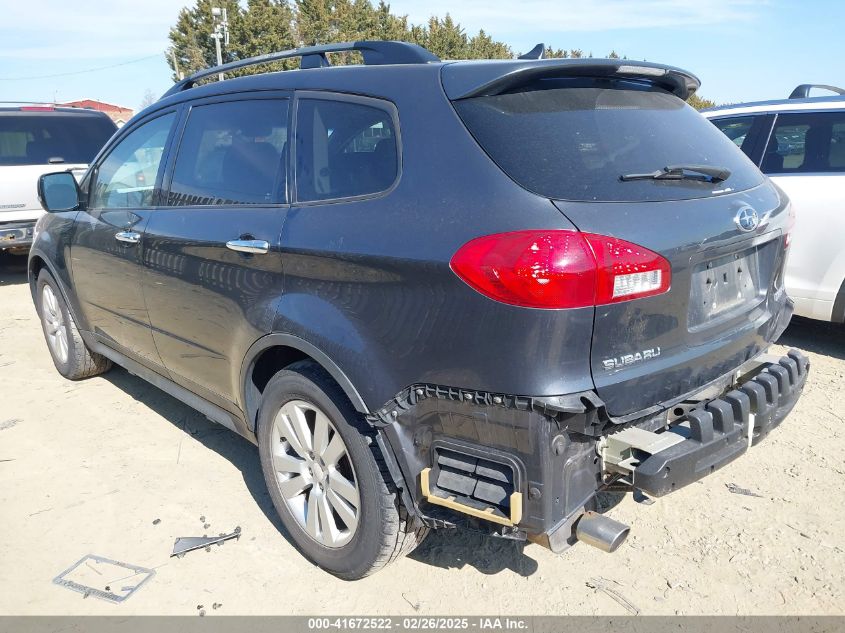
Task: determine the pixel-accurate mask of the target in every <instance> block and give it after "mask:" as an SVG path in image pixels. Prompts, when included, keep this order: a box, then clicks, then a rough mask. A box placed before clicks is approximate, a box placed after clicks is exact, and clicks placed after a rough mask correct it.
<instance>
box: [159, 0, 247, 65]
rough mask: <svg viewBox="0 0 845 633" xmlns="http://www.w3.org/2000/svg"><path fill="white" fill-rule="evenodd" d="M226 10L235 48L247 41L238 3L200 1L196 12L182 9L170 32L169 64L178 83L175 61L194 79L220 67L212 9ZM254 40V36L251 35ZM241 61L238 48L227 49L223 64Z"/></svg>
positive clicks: (232, 46)
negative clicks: (238, 43)
mask: <svg viewBox="0 0 845 633" xmlns="http://www.w3.org/2000/svg"><path fill="white" fill-rule="evenodd" d="M213 6H214V7H220V8H225V9H226V10H227V13H228V18H229V36H230V40H231V42H232V44H234V43H236V42H242V41H243V40H244V39H246V38H245V37H244V32H243V24H242V17H243V15H242V14H243V12H242V10H241V7H240V5H239V4H238V0H197V3H196V5H194V7H193V8H192V9H188V8H185V9H182V10H181V11H180V12H179V17H178V18H177V20H176V25H175V26H173V28H171V29H170V44H171V45H170V48H169V49H168V50H167V52H166V55H167V63H168V65H169V66H170V68H171V69H173V71H174V72H173V78H174V81H175V80H176V79H178V77H177V74H176V68H175V67H174V57H175V60H176V65H177V66H178V69H179V71H180V72H181V73H182V74H183V75H190V74H191V73H193V72H196V71H197V70H201V69H203V68H207V67H209V66H214V65H216V64H217V53H216V51H215V45H214V40H213V39H212V37H211V33H212V32H213V30H214V21H213V18H212V16H211V8H212V7H213ZM250 37H251V35H250ZM236 59H238V56H237V46H236V45H230V46H228V47H226V46H224V47H223V63H224V64H225V63H227V62H231V61H235V60H236Z"/></svg>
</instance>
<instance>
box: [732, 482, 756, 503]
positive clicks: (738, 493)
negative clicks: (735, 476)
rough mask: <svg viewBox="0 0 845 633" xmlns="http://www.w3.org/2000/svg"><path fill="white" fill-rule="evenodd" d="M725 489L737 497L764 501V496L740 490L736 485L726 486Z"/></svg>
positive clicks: (744, 489) (747, 490) (743, 489)
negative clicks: (757, 498) (743, 496)
mask: <svg viewBox="0 0 845 633" xmlns="http://www.w3.org/2000/svg"><path fill="white" fill-rule="evenodd" d="M725 488H727V489H728V492H732V493H734V494H735V495H745V496H746V497H759V498H760V499H764V498H765V497H763V495H758V494H757V493H756V492H752V491H750V490H749V489H748V488H740V487H739V486H737V485H736V484H733V483H731V484H725Z"/></svg>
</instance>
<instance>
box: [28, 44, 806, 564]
mask: <svg viewBox="0 0 845 633" xmlns="http://www.w3.org/2000/svg"><path fill="white" fill-rule="evenodd" d="M345 51H358V52H359V53H360V54H361V55H362V56H363V60H364V64H362V65H357V66H338V67H330V65H329V62H328V55H330V54H332V53H336V52H345ZM293 56H299V57H301V59H302V61H301V70H297V71H287V72H269V73H263V74H257V75H252V76H247V77H238V78H233V79H228V80H226V81H222V82H214V83H203V80H205V79H207V78H209V77H213V76H214V75H216V74H217V73H218V72H220V71H223V72H229V71H232V70H236V69H238V68H241V67H245V66H249V65H252V64H257V63H265V62H268V61H274V60H280V59H284V58H287V57H293ZM698 84H699V82H698V80H697V79H696V78H695V77H694V76H693V75H691V74H689V73H687V72H684V71H682V70H679V69H676V68H672V67H667V66H661V65H658V64H651V63H645V62H632V61H628V60H624V61H623V60H597V59H575V60H573V59H562V60H561V59H553V60H545V59H518V60H507V61H501V60H497V61H493V60H491V61H473V62H462V61H459V62H441V61H440V60H438V59H437V58H436V57H434V56H433V55H432V54H431V53H429V52H428V51H426V50H425V49H422V48H420V47H417V46H414V45H410V44H405V43H400V42H355V43H347V44H334V45H326V46H320V47H311V48H306V49H298V50H295V51H287V52H284V53H278V54H272V55H269V56H264V57H261V58H256V59H250V60H243V61H239V62H235V63H233V64H229V65H228V66H224V67H222V68H211V69H208V70H207V71H202V72H200V73H198V74H196V75H194V76H192V77H189V78H188V79H186V80H184V81H182V82H180V83H178V84H177V85H175V86H174V87H173V88H172V89H171V90H170V91H169V92H168V93H167V94H166V95H164V97H163V98H162V99H161V100H160V101H159V102H158V103H156V104H154V105H153V106H151V107H149V108H148V109H146V110H145V111H143V112H142V113H140V114H139V115H138V116H136V117H135V118H134V119H133V120H132V121H131V122H130V123H128V124H127V125H126V126H125V127H124V128H123V129H122V130H120V132H119V133H118V134H117V135H116V136H115V137H114V138H113V139H112V140H111V141H110V142H109V143H108V144H107V146H106V147H105V148H104V149H103V150H102V151H101V153H100V154H99V156H98V157H97V158H96V159H95V160H94V161H93V163H92V165H91V167H90V169H89V170H88V172H87V174H86V175H85V177H84V178H83V179H82V181H81V183H80V185H79V186H77V184H76V181H75V180H74V179H73V178H72V176H70V174H67V173H57V174H51V175H47V176H44V177H42V179H41V181H40V183H39V195H40V198H41V200H42V203H43V205H44V207H45V208H46V209H47V210H49V211H50V213H49V214H47V215H46V216H45V217H44V219H43V220H42V221H41V222H39V225H38V227H37V236H36V238H35V243H34V245H33V248H32V253H31V255H30V260H29V272H30V279H31V285H32V292H33V297H34V299H35V304H36V307H37V309H38V312H39V315H40V317H41V320H42V323H43V327H44V332H45V336H46V338H47V342H48V344H49V349H50V353H51V354H52V356H53V360H54V361H55V364H56V367H57V368H58V370H59V372H61V373H62V375H64V376H66V377H67V378H70V379H79V378H84V377H87V376H92V375H95V374H98V373H101V372H103V371H106V370H107V369H108V368H109V366H110V365H111V363H112V362H115V363H118V364H120V365H122V366H124V367H125V368H126V369H128V370H129V371H131V372H132V373H134V374H137V375H138V376H141V377H143V378H145V379H146V380H148V381H150V382H151V383H153V384H155V385H157V386H158V387H160V388H161V389H163V390H165V391H166V392H168V393H170V394H172V395H173V396H175V397H177V398H179V399H181V400H183V401H184V402H186V403H188V404H190V405H191V406H193V407H195V408H196V409H197V410H199V411H200V412H202V413H204V414H205V415H207V416H208V417H209V418H211V419H212V420H215V421H217V422H219V423H220V424H223V425H224V426H227V427H229V428H230V429H232V430H234V431H235V432H236V433H238V434H240V435H242V436H244V437H246V438H249V439H250V440H251V441H253V442H255V443H257V445H258V448H259V454H260V458H261V467H262V469H263V471H264V474H265V477H266V480H267V484H268V487H269V490H270V494H271V496H272V499H273V502H274V504H275V506H276V509H277V510H278V512H279V515H280V517H281V519H282V522H283V523H284V525H285V526H286V528H287V529H288V531H289V533H290V536H291V538H292V539H293V540H294V541H295V543H296V545H297V546H298V547H299V548H300V549H301V550H302V552H303V553H304V554H305V555H306V556H308V557H309V558H310V559H311V560H312V561H314V562H315V563H316V564H318V565H319V566H321V567H323V568H325V569H326V570H328V571H330V572H332V573H334V574H337V575H338V576H341V577H344V578H350V579H351V578H360V577H362V576H364V575H366V574H368V573H371V572H373V571H374V570H376V569H378V568H379V567H381V566H382V565H384V564H385V563H387V562H389V561H391V560H393V559H394V558H396V557H398V556H399V555H401V554H403V553H406V552H408V551H410V549H412V548H413V547H414V546H415V545H417V544H418V543H419V542H420V540H421V539H422V538H423V537H424V536H425V535H426V534H427V532H428V530H430V529H433V528H456V527H458V528H465V529H467V528H468V529H474V530H482V531H484V532H487V533H490V534H494V535H496V536H500V537H504V538H509V539H518V540H525V539H529V540H531V541H534V542H538V543H541V544H543V545H545V546H547V547H550V548H551V549H553V550H554V551H561V550H563V549H564V548H566V547H567V546H568V545H570V544H573V543H574V542H575V541H576V540H582V541H586V542H588V543H590V544H592V545H596V546H598V547H601V548H602V549H605V550H607V551H613V550H614V549H616V547H618V546H619V545H620V543H622V541H623V540H624V539H625V537H626V535H627V534H628V527H627V526H625V525H623V524H621V523H619V522H617V521H614V520H613V519H611V518H609V517H608V516H607V515H605V514H600V513H597V512H596V509H597V502H596V495H597V492H598V491H600V490H604V489H608V488H611V487H612V488H615V489H620V488H621V489H627V490H639V491H643V492H645V493H647V494H650V495H654V496H660V495H663V494H665V493H668V492H671V491H673V490H675V489H677V488H680V487H682V486H684V485H686V484H689V483H690V482H693V481H696V480H698V479H699V478H701V477H703V476H705V475H707V474H709V473H711V472H713V471H714V470H715V469H717V468H720V467H722V466H724V465H725V464H727V463H728V462H730V461H731V460H733V459H734V458H736V457H738V456H739V455H741V454H742V453H743V452H744V451H745V450H747V449H748V447H749V446H751V445H753V444H756V443H757V442H759V441H760V440H761V439H762V438H763V437H764V436H765V435H766V434H767V433H768V432H769V431H770V430H771V429H772V428H774V427H775V426H777V425H778V424H779V423H780V422H781V421H782V420H783V418H784V417H785V416H786V414H787V413H788V412H789V411H790V410H791V408H792V407H793V406H794V404H795V402H796V401H797V399H798V397H799V395H800V393H801V390H802V388H803V386H804V382H805V380H806V376H807V371H808V362H807V360H806V359H805V358H804V357H803V356H801V355H800V354H799V353H797V352H790V353H789V355H788V356H785V357H782V358H776V357H771V356H768V355H766V354H765V352H766V349H767V347H768V346H769V344H770V343H771V342H773V341H774V340H776V339H777V338H778V336H779V335H780V334H781V332H782V331H783V330H784V328H785V327H786V326H787V323H788V322H789V319H790V317H791V314H792V304H791V302H790V300H789V299H788V298H787V296H786V294H785V292H784V288H783V266H784V261H785V259H786V245H787V244H788V239H787V237H788V234H789V231H790V228H791V226H792V222H793V218H792V213H791V209H790V205H789V202H788V201H787V199H786V197H785V196H784V195H783V194H782V193H781V192H780V191H779V190H778V189H777V188H776V187H775V186H774V185H772V183H770V182H769V181H768V180H766V179H765V178H764V177H763V176H762V175H761V174H760V172H759V171H758V170H757V168H756V167H755V166H754V165H753V164H752V163H751V162H749V160H748V159H747V158H746V157H745V156H744V155H743V154H742V152H741V151H740V150H739V149H738V148H737V147H736V146H735V145H734V144H733V143H731V142H730V140H728V139H727V138H725V137H724V135H722V134H721V133H720V132H719V131H718V130H717V129H716V128H715V127H713V126H712V125H711V124H710V123H708V122H707V121H706V120H705V119H704V118H702V117H701V116H700V115H699V114H698V113H696V112H695V111H694V110H693V109H692V108H690V107H689V106H688V105H686V104H685V103H684V99H686V98H687V97H688V96H689V95H690V94H691V93H692V92H694V91H695V90H696V88H697V87H698ZM151 476H152V473H151Z"/></svg>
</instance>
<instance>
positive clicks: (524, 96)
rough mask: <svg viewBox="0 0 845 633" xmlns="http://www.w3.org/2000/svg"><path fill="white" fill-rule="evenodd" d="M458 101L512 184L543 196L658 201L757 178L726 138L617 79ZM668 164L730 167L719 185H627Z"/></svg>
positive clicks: (682, 106)
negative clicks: (625, 177) (633, 177)
mask: <svg viewBox="0 0 845 633" xmlns="http://www.w3.org/2000/svg"><path fill="white" fill-rule="evenodd" d="M531 88H532V89H531V90H523V91H520V92H514V93H509V94H503V95H495V96H487V97H475V98H470V99H464V100H460V101H456V102H455V109H456V110H457V111H458V114H459V115H460V116H461V118H462V119H463V121H464V123H465V124H466V126H467V128H468V129H469V131H470V132H471V133H472V134H473V135H474V136H475V138H476V139H477V140H478V142H479V143H480V144H481V146H482V147H483V148H484V149H485V150H486V151H487V153H488V154H489V155H490V156H491V158H492V159H493V160H494V161H495V162H496V163H497V164H498V165H499V167H501V168H502V169H503V170H504V171H505V172H506V173H507V174H509V175H510V177H511V178H513V179H514V180H515V181H516V182H517V183H519V184H520V185H522V186H523V187H525V188H526V189H529V190H531V191H534V192H536V193H538V194H540V195H543V196H547V197H549V198H559V199H565V200H585V201H660V200H677V199H686V198H696V197H704V196H709V195H713V194H715V193H720V192H723V191H725V190H726V189H727V190H732V191H738V190H743V189H748V188H750V187H754V186H756V185H758V184H760V183H761V182H762V177H761V176H760V172H759V171H758V170H757V169H756V167H755V166H754V165H753V163H751V161H749V160H748V158H747V157H746V156H745V155H744V154H743V153H742V152H741V151H740V150H739V149H738V148H737V146H736V145H735V144H734V143H733V142H731V141H730V140H729V139H728V138H727V137H726V136H725V135H724V134H722V133H721V132H719V130H718V129H717V128H716V127H714V126H713V125H712V124H711V123H710V122H709V121H707V120H706V119H705V118H704V117H703V116H701V115H700V114H699V113H698V112H696V111H695V110H693V109H692V108H691V107H690V106H688V105H687V104H686V103H684V102H683V101H682V100H680V99H679V98H677V97H675V96H674V95H671V94H668V93H666V92H663V91H658V90H656V89H652V88H650V87H648V86H647V85H644V84H637V83H635V82H631V81H616V80H583V79H580V80H571V79H566V80H561V79H556V80H541V81H538V82H536V83H535V84H534V85H532V86H531ZM671 165H711V166H716V167H722V168H727V169H729V170H730V172H731V176H730V177H729V178H728V179H727V180H726V181H724V182H719V183H709V182H702V181H694V180H674V181H665V180H664V181H654V180H631V181H626V182H623V181H621V180H620V176H622V175H624V174H636V173H648V172H654V171H656V170H660V169H662V168H664V167H667V166H671Z"/></svg>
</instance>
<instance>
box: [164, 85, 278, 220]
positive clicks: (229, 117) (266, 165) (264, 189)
mask: <svg viewBox="0 0 845 633" xmlns="http://www.w3.org/2000/svg"><path fill="white" fill-rule="evenodd" d="M287 128H288V100H287V99H255V100H244V101H225V102H222V103H212V104H209V105H200V106H194V107H193V108H191V113H190V115H189V116H188V122H187V124H186V125H185V131H184V133H183V135H182V141H181V143H180V144H179V153H178V154H177V156H176V165H175V167H174V169H173V178H172V182H171V184H170V194H169V195H168V204H169V205H172V206H184V205H203V206H206V205H221V204H277V203H283V202H285V200H286V188H287V186H286V182H287V179H286V177H285V163H286V160H285V156H286V154H287V149H286V147H287V140H288V129H287Z"/></svg>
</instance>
